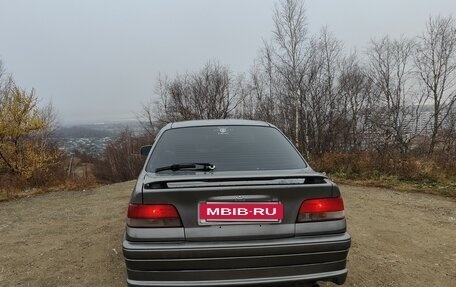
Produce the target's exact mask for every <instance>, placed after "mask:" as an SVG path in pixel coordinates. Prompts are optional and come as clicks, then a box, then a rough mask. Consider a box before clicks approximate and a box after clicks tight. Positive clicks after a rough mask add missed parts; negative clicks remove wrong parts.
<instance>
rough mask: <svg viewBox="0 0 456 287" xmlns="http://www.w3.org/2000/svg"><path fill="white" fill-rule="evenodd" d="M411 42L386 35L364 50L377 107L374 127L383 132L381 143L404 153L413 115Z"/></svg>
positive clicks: (408, 142)
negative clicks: (392, 146)
mask: <svg viewBox="0 0 456 287" xmlns="http://www.w3.org/2000/svg"><path fill="white" fill-rule="evenodd" d="M413 47H414V42H413V41H412V40H409V39H406V38H403V37H402V38H400V39H398V40H391V38H390V37H389V36H386V37H383V38H382V39H380V40H377V41H375V40H373V41H372V42H371V46H370V48H369V50H368V52H367V56H368V59H369V65H370V71H369V77H370V79H371V80H372V82H373V84H374V90H373V92H374V97H376V98H377V107H376V108H377V110H376V113H375V114H374V115H373V116H372V117H371V119H372V122H373V123H374V126H375V127H376V128H377V129H378V130H379V131H381V132H382V137H381V139H382V140H383V141H382V142H380V143H381V144H382V145H383V146H384V147H387V146H390V145H391V144H392V145H394V146H396V147H397V148H399V150H400V152H401V154H405V153H407V151H408V149H409V144H410V141H411V137H410V135H411V134H410V133H409V132H408V131H409V130H410V128H411V122H412V121H413V119H414V118H415V116H416V115H413V113H412V112H413V109H412V108H411V107H412V104H413V103H412V101H411V99H412V97H411V93H412V90H411V87H412V85H411V59H412V58H411V57H412V52H413Z"/></svg>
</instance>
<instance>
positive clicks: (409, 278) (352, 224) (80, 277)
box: [0, 182, 456, 286]
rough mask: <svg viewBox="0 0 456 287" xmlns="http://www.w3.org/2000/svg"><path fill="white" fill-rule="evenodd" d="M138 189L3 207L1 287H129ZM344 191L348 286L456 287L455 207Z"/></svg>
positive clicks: (53, 196)
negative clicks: (127, 226) (128, 232)
mask: <svg viewBox="0 0 456 287" xmlns="http://www.w3.org/2000/svg"><path fill="white" fill-rule="evenodd" d="M132 186H133V182H126V183H120V184H115V185H110V186H104V187H101V188H98V189H95V190H89V191H80V192H59V193H49V194H44V195H40V196H36V197H33V198H26V199H21V200H17V201H9V202H0V286H126V284H125V276H126V275H125V268H124V264H123V259H122V252H121V238H122V231H123V225H124V216H125V213H126V206H127V202H128V198H129V195H130V191H131V189H132ZM342 191H343V195H344V198H345V204H346V211H347V216H348V222H349V231H350V233H351V235H352V237H353V246H352V249H351V251H350V255H349V277H348V280H347V283H346V284H345V286H455V285H454V284H455V282H456V202H455V201H454V200H451V199H447V198H443V197H438V196H432V195H425V194H413V193H410V194H409V193H400V192H394V191H390V190H383V189H377V188H363V187H352V186H343V187H342ZM322 286H335V285H333V284H322Z"/></svg>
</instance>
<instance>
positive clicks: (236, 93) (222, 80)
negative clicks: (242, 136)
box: [139, 62, 244, 132]
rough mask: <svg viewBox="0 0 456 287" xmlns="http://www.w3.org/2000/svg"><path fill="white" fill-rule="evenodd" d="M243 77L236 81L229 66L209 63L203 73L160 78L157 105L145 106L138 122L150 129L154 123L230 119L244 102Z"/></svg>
mask: <svg viewBox="0 0 456 287" xmlns="http://www.w3.org/2000/svg"><path fill="white" fill-rule="evenodd" d="M240 81H241V79H240V78H237V79H236V78H234V77H233V76H232V74H231V72H230V70H229V69H228V68H227V67H224V66H222V65H220V64H219V63H217V62H208V63H207V64H206V65H205V66H204V67H203V68H202V69H201V70H200V71H198V72H194V73H186V74H183V75H177V76H176V77H175V78H173V79H169V78H167V77H160V78H159V80H158V84H157V86H156V93H157V94H158V100H157V101H156V102H155V105H151V104H149V105H144V106H143V112H142V113H141V114H140V115H139V120H140V121H142V122H143V124H145V125H146V126H148V125H149V127H147V129H148V130H149V132H153V131H154V127H150V125H153V123H154V122H157V123H158V125H159V126H160V125H163V124H165V123H168V122H174V121H183V120H195V119H224V118H229V117H231V116H232V115H233V114H234V112H235V110H236V108H237V107H238V105H239V103H240V102H241V101H242V96H243V93H244V91H243V89H242V85H241V84H240Z"/></svg>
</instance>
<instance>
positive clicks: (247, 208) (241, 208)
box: [199, 202, 283, 222]
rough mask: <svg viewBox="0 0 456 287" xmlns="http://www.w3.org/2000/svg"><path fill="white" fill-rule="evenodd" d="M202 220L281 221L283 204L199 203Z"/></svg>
mask: <svg viewBox="0 0 456 287" xmlns="http://www.w3.org/2000/svg"><path fill="white" fill-rule="evenodd" d="M199 218H200V221H201V222H279V221H281V220H282V219H283V204H281V203H279V202H249V203H239V202H206V203H201V204H200V205H199Z"/></svg>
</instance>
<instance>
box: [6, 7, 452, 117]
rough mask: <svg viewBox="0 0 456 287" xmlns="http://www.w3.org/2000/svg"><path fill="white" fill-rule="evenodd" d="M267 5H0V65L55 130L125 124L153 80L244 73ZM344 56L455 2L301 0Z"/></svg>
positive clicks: (264, 25) (315, 27)
mask: <svg viewBox="0 0 456 287" xmlns="http://www.w3.org/2000/svg"><path fill="white" fill-rule="evenodd" d="M276 2H277V1H274V0H223V1H222V0H124V1H119V0H118V1H113V0H105V1H96V0H73V1H70V0H67V1H64V0H54V1H50V0H40V1H35V0H27V1H26V0H0V59H2V61H3V63H4V64H5V66H6V69H7V70H8V71H9V72H11V73H13V75H14V77H15V79H16V82H17V83H18V84H19V85H20V86H22V87H24V88H28V89H29V88H35V89H36V92H37V95H38V97H39V98H40V99H41V101H42V102H43V103H46V102H49V101H52V103H53V105H54V106H55V108H56V109H57V111H58V113H59V116H60V119H61V121H62V122H63V124H74V123H91V122H100V121H109V120H116V119H120V120H121V119H128V118H134V113H135V112H138V111H139V110H140V109H141V104H142V103H146V102H148V101H149V99H150V98H151V97H152V96H153V91H154V85H155V83H156V79H157V76H158V74H159V73H162V74H168V75H171V76H172V75H174V74H175V73H182V72H185V71H193V70H197V69H199V68H200V67H201V66H202V65H204V63H205V62H207V61H208V60H212V59H218V60H219V61H220V62H221V63H222V64H224V65H228V66H229V67H230V68H231V69H232V70H233V71H235V72H242V71H248V69H249V68H250V67H251V65H252V63H253V60H254V58H255V57H256V55H257V53H258V50H259V49H260V47H261V45H262V39H269V38H270V35H271V30H272V13H273V7H274V3H276ZM306 9H307V18H308V25H309V30H310V31H311V32H312V33H317V32H318V31H319V30H320V28H321V27H322V26H324V25H326V26H328V27H329V29H330V30H331V31H332V32H333V33H334V34H335V35H336V36H337V37H338V38H339V39H340V40H342V41H343V42H344V46H345V49H346V50H350V49H353V48H355V47H356V48H357V49H358V50H359V51H363V50H364V49H365V47H366V44H367V43H368V42H369V40H370V39H371V38H372V37H380V36H382V35H385V34H390V35H392V36H399V35H401V34H403V35H407V36H414V35H416V34H419V33H421V31H422V30H423V29H424V26H425V23H426V21H427V19H428V17H429V16H430V15H438V14H441V15H445V16H446V15H449V14H451V13H453V14H454V13H456V0H307V1H306ZM453 16H455V15H453Z"/></svg>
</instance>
